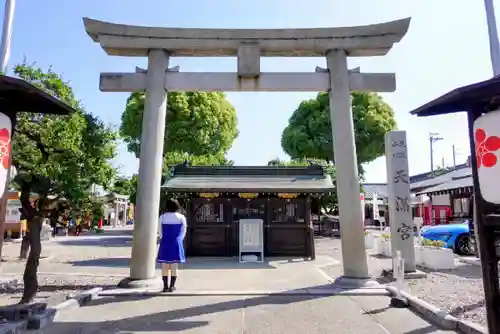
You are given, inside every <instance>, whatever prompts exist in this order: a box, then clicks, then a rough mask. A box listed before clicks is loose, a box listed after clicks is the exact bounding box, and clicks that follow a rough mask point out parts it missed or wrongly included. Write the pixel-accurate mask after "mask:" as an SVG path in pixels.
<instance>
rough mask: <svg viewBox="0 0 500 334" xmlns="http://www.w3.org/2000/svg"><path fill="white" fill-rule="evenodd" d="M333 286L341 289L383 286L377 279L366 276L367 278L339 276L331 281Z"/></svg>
mask: <svg viewBox="0 0 500 334" xmlns="http://www.w3.org/2000/svg"><path fill="white" fill-rule="evenodd" d="M333 285H335V287H338V288H341V289H364V288H365V289H374V288H384V286H383V285H381V284H379V283H378V282H377V281H375V280H373V279H371V278H369V277H367V278H357V277H348V276H340V277H337V278H336V279H335V281H334V282H333Z"/></svg>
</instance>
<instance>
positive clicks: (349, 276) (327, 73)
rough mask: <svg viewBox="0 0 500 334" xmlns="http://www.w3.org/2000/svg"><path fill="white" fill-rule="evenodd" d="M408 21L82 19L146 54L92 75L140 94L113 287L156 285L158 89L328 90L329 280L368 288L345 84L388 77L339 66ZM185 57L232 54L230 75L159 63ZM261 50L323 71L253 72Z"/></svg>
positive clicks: (378, 45)
mask: <svg viewBox="0 0 500 334" xmlns="http://www.w3.org/2000/svg"><path fill="white" fill-rule="evenodd" d="M409 23H410V19H402V20H397V21H393V22H388V23H382V24H375V25H369V26H358V27H349V28H316V29H229V30H228V29H184V28H155V27H139V26H130V25H118V24H113V23H107V22H102V21H96V20H92V19H88V18H85V19H84V24H85V29H86V31H87V33H88V34H89V36H90V37H91V38H92V39H93V40H94V42H97V43H99V44H100V45H101V46H102V47H103V48H104V50H105V51H106V52H107V53H108V54H109V55H115V56H136V57H148V68H147V70H146V71H144V70H138V71H136V73H101V78H100V89H101V91H105V92H133V91H146V104H145V110H144V114H143V124H142V137H141V150H140V165H139V166H140V167H139V191H138V195H137V220H136V224H135V225H134V242H133V247H132V262H131V267H130V278H128V279H127V280H125V281H123V282H122V283H123V284H121V286H128V287H156V288H160V287H161V281H160V280H159V278H158V279H157V278H156V273H155V258H156V235H157V229H158V209H159V198H160V186H161V185H160V180H161V167H162V159H163V154H162V153H163V142H164V135H165V116H166V105H167V91H172V92H173V91H223V92H227V91H274V92H277V91H298V92H307V91H309V92H324V91H328V92H329V94H330V95H329V96H330V106H331V108H330V117H331V120H332V137H333V148H334V152H335V157H336V159H335V163H336V168H337V188H338V194H339V213H340V222H341V224H340V229H341V234H342V253H343V266H344V276H343V277H341V278H340V279H339V280H337V283H338V284H339V285H348V286H363V285H367V284H370V285H371V284H372V283H373V282H371V281H369V274H368V266H367V259H366V251H365V245H364V224H363V217H362V215H361V211H360V210H359V208H360V205H361V203H360V198H359V189H360V188H359V176H358V169H357V156H356V147H355V140H354V128H353V117H352V112H351V101H350V91H375V92H393V91H394V90H395V75H394V74H393V73H360V70H359V69H355V70H348V67H347V57H348V56H349V57H369V56H382V55H385V54H387V53H388V52H389V50H390V49H391V48H392V46H393V44H394V43H397V42H399V41H400V40H401V39H402V38H403V36H404V35H405V34H406V31H407V30H408V27H409ZM290 36H293V38H290ZM192 56H203V57H213V56H223V57H237V59H238V66H237V67H238V68H237V72H235V73H182V72H179V69H170V70H169V69H168V60H169V57H192ZM262 56H264V57H265V56H280V57H326V59H327V67H328V68H327V69H321V68H317V69H316V72H310V73H273V72H271V73H261V71H260V57H262ZM356 203H357V204H356Z"/></svg>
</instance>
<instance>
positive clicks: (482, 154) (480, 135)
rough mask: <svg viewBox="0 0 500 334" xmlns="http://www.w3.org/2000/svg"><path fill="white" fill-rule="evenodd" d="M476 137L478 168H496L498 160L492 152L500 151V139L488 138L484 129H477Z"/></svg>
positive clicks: (495, 137)
mask: <svg viewBox="0 0 500 334" xmlns="http://www.w3.org/2000/svg"><path fill="white" fill-rule="evenodd" d="M474 137H475V140H476V159H477V168H481V167H486V168H491V167H493V166H495V165H496V164H497V162H498V158H497V156H496V155H495V154H494V153H492V152H495V151H498V150H500V137H497V136H489V137H488V136H487V135H486V132H485V131H484V130H483V129H477V130H476V132H475V133H474Z"/></svg>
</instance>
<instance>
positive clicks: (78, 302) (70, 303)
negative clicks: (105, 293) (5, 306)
mask: <svg viewBox="0 0 500 334" xmlns="http://www.w3.org/2000/svg"><path fill="white" fill-rule="evenodd" d="M101 291H102V288H94V289H90V290H87V291H83V292H81V293H79V294H77V295H75V296H73V297H67V298H68V299H67V300H65V301H64V302H62V303H59V304H57V305H56V306H54V307H51V308H48V309H46V310H45V312H43V313H42V314H38V315H35V316H33V317H31V318H29V319H28V320H26V323H27V326H26V328H27V329H28V330H36V329H41V328H44V327H45V326H47V325H50V324H51V323H53V322H54V319H55V318H56V316H57V314H58V313H59V312H61V311H63V310H68V309H71V308H77V307H80V306H83V305H85V304H87V303H88V302H90V301H91V300H92V299H95V298H96V297H97V296H98V295H99V293H100V292H101ZM0 333H2V332H0ZM20 333H22V332H20Z"/></svg>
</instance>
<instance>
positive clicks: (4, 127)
mask: <svg viewBox="0 0 500 334" xmlns="http://www.w3.org/2000/svg"><path fill="white" fill-rule="evenodd" d="M11 134H12V122H11V121H10V118H9V117H8V116H7V115H5V114H2V113H0V197H1V196H3V194H4V192H5V189H6V183H7V176H8V175H7V174H8V171H9V160H10V136H11Z"/></svg>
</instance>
